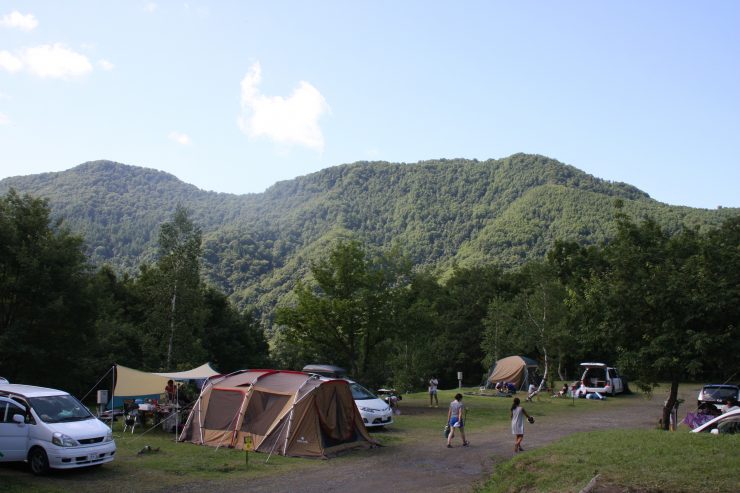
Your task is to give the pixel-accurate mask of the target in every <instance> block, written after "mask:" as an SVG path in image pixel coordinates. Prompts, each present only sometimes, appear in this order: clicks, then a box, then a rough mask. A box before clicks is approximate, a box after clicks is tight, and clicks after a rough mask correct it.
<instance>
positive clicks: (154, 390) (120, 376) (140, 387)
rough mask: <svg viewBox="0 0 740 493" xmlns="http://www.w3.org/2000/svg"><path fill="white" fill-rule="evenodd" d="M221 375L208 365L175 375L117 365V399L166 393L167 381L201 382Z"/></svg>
mask: <svg viewBox="0 0 740 493" xmlns="http://www.w3.org/2000/svg"><path fill="white" fill-rule="evenodd" d="M215 375H219V373H218V372H217V371H215V370H214V369H213V368H211V365H209V364H208V363H206V364H204V365H201V366H199V367H197V368H193V369H191V370H187V371H180V372H173V373H147V372H144V371H139V370H134V369H133V368H128V367H125V366H122V365H116V388H115V391H114V392H113V395H114V396H115V397H125V396H139V395H152V394H162V393H164V388H165V386H166V385H167V380H201V379H205V378H209V377H212V376H215Z"/></svg>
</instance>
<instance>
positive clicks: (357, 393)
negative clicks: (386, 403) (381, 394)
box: [349, 382, 377, 401]
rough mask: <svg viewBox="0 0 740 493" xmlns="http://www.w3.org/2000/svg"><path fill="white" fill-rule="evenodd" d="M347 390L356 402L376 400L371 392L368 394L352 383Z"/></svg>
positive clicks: (362, 388) (363, 388) (365, 390)
mask: <svg viewBox="0 0 740 493" xmlns="http://www.w3.org/2000/svg"><path fill="white" fill-rule="evenodd" d="M349 388H350V389H352V398H353V399H354V400H356V401H363V400H367V399H377V397H375V396H374V395H373V394H372V392H370V391H369V390H367V389H366V388H365V387H363V386H362V385H360V384H357V383H354V382H352V383H350V384H349Z"/></svg>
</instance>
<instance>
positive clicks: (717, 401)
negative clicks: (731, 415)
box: [696, 383, 740, 409]
mask: <svg viewBox="0 0 740 493" xmlns="http://www.w3.org/2000/svg"><path fill="white" fill-rule="evenodd" d="M728 399H729V400H731V401H733V402H738V401H740V386H738V385H731V384H719V383H710V384H708V385H705V386H704V387H702V388H701V390H700V391H699V396H698V397H697V401H696V405H697V407H701V406H702V404H712V405H714V407H716V408H717V409H719V408H721V407H722V406H723V405H724V403H725V402H726V401H727V400H728Z"/></svg>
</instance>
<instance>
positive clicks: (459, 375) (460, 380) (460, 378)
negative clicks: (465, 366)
mask: <svg viewBox="0 0 740 493" xmlns="http://www.w3.org/2000/svg"><path fill="white" fill-rule="evenodd" d="M457 388H458V389H461V388H462V372H461V371H459V372H457Z"/></svg>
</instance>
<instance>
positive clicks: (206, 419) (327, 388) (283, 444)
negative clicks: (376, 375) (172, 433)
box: [179, 370, 376, 457]
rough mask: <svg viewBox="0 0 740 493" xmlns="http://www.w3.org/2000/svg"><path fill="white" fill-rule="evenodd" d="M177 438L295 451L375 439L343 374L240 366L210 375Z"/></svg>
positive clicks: (326, 452)
mask: <svg viewBox="0 0 740 493" xmlns="http://www.w3.org/2000/svg"><path fill="white" fill-rule="evenodd" d="M179 440H180V441H188V442H192V443H197V444H202V445H210V446H212V447H221V446H225V447H233V448H238V449H244V448H245V447H247V448H249V449H250V450H255V451H257V452H266V453H276V454H280V455H287V456H294V457H327V456H330V455H334V454H336V453H337V452H340V451H343V450H346V449H350V448H356V447H370V446H373V445H376V442H375V441H374V440H373V439H372V438H371V437H370V435H368V433H367V430H366V429H365V425H364V424H363V423H362V418H361V417H360V414H359V411H358V410H357V407H356V406H355V402H354V400H353V399H352V392H351V391H350V388H349V385H348V383H347V382H346V381H345V380H328V379H322V378H317V377H316V376H312V375H308V374H306V373H303V372H296V371H280V370H245V371H240V372H236V373H232V374H230V375H226V376H225V377H220V378H216V379H213V380H211V381H209V382H208V383H207V384H206V385H204V386H203V390H202V392H201V394H200V397H199V398H198V401H197V402H196V403H195V405H194V406H193V410H192V411H191V413H190V416H189V417H188V420H187V422H186V424H185V428H184V429H183V431H182V433H181V435H180V437H179Z"/></svg>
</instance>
